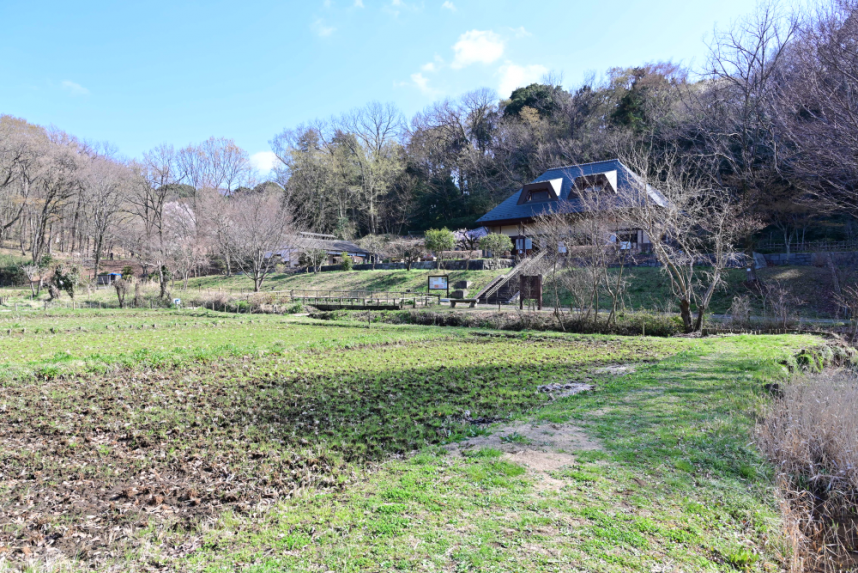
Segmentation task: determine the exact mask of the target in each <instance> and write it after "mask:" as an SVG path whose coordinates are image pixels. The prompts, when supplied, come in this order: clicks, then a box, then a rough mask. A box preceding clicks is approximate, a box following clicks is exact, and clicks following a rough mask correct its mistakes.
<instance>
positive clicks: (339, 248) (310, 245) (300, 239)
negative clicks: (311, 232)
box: [273, 235, 372, 258]
mask: <svg viewBox="0 0 858 573" xmlns="http://www.w3.org/2000/svg"><path fill="white" fill-rule="evenodd" d="M310 249H324V250H325V251H327V252H328V254H332V255H339V254H340V253H348V254H349V255H352V256H359V257H365V256H367V255H371V254H372V253H370V252H369V251H367V250H366V249H364V248H361V247H359V246H357V245H355V244H354V243H351V242H349V241H343V240H341V239H327V238H321V237H320V236H302V235H299V236H297V237H293V238H292V239H290V240H288V241H287V242H286V244H285V245H283V246H282V247H280V248H279V249H278V250H276V251H274V253H273V254H274V255H280V256H281V257H283V258H287V257H288V256H289V253H290V252H303V251H309V250H310Z"/></svg>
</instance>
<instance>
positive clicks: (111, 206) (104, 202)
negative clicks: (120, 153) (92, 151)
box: [82, 157, 133, 275]
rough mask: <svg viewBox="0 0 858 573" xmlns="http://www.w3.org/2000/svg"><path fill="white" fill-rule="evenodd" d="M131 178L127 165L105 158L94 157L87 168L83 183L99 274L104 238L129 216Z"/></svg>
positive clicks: (84, 202) (96, 268)
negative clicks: (123, 218)
mask: <svg viewBox="0 0 858 573" xmlns="http://www.w3.org/2000/svg"><path fill="white" fill-rule="evenodd" d="M132 177H133V174H132V173H130V171H129V170H128V168H127V167H126V166H124V165H122V164H120V163H117V162H115V161H112V160H110V159H107V158H104V157H96V158H94V159H93V160H92V161H91V163H90V164H89V165H88V166H87V168H86V173H85V174H84V177H83V180H82V195H83V197H84V200H83V209H84V212H85V214H86V220H87V224H88V227H89V231H90V235H91V236H92V239H93V243H94V247H93V255H94V259H95V263H94V272H95V274H96V275H98V269H99V264H100V262H101V256H102V251H103V248H104V241H105V238H106V237H108V234H109V233H111V232H113V231H114V230H115V226H116V225H118V224H120V223H121V220H122V217H123V215H125V214H126V213H127V211H125V208H126V199H127V197H128V196H129V192H130V189H131V185H132V184H133V183H132Z"/></svg>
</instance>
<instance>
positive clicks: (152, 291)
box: [0, 263, 858, 319]
mask: <svg viewBox="0 0 858 573" xmlns="http://www.w3.org/2000/svg"><path fill="white" fill-rule="evenodd" d="M117 264H118V263H117ZM438 272H439V271H435V270H433V271H424V270H413V271H381V270H379V271H349V272H342V271H333V272H325V273H309V274H307V273H299V274H272V275H270V276H269V278H268V279H267V280H266V281H265V283H264V284H263V290H265V291H270V290H278V291H290V290H319V291H330V290H339V291H355V290H370V291H397V292H404V291H412V292H426V283H427V277H428V276H429V275H432V274H438ZM502 272H505V271H449V275H450V283H451V286H452V283H454V282H456V281H460V280H468V281H471V283H472V286H471V289H470V294H471V295H474V294H476V293H477V292H479V291H480V290H481V289H482V288H483V287H484V286H485V285H487V284H488V283H489V282H490V281H491V280H492V279H493V278H494V277H496V276H497V275H498V274H501V273H502ZM625 272H626V274H627V276H628V292H627V294H626V297H625V301H624V302H625V305H626V308H627V309H632V310H649V311H664V310H668V311H673V310H675V301H674V300H673V298H672V296H671V293H670V285H669V283H668V280H667V278H666V277H665V276H664V274H663V273H662V272H661V271H660V269H657V268H652V267H636V268H630V269H627V270H626V271H625ZM841 272H842V276H841V280H842V281H844V283H845V284H852V283H854V281H855V280H858V275H856V274H855V270H854V269H851V270H850V269H842V271H841ZM758 276H759V277H760V279H761V280H762V281H764V282H767V283H771V282H772V281H779V282H780V283H781V284H783V285H784V286H786V287H787V288H788V289H789V290H790V291H791V292H792V293H793V294H794V295H795V297H796V299H797V300H798V301H799V303H798V304H796V306H795V310H796V312H797V313H798V314H799V315H800V316H802V317H804V318H807V319H814V318H824V319H827V318H834V317H835V315H836V312H837V305H836V302H835V297H834V294H833V292H834V286H833V279H832V277H831V273H830V272H829V271H828V270H827V269H825V268H817V267H770V268H766V269H760V270H759V271H758ZM744 281H745V271H744V270H741V269H732V270H729V271H728V272H727V275H726V279H725V284H724V285H723V287H722V288H720V289H719V290H717V291H716V293H715V295H714V297H713V300H712V304H711V308H710V310H711V312H714V313H716V314H723V313H727V312H728V311H729V309H730V305H731V303H732V301H733V298H734V297H735V296H741V295H749V296H750V298H751V304H752V309H753V312H754V313H755V314H756V315H762V314H763V313H764V309H763V307H762V304H761V301H760V300H759V297H758V296H756V294H755V293H751V292H750V291H749V290H748V288H747V287H746V286H745V284H744ZM252 290H253V283H252V281H251V280H250V279H249V278H248V277H246V276H239V275H235V276H231V277H223V276H207V277H200V278H192V279H190V280H189V282H188V289H184V288H183V285H182V283H181V282H178V281H177V282H176V283H174V285H173V287H172V295H171V296H174V297H178V298H181V299H182V300H184V301H192V300H194V299H195V298H204V297H206V296H208V295H210V294H211V293H213V292H218V291H227V292H230V293H232V294H236V295H237V294H241V293H242V292H243V293H249V292H252ZM144 291H145V292H144V299H145V300H144V304H145V305H148V304H149V300H150V299H152V301H153V302H154V303H157V302H158V301H157V300H155V299H157V295H158V292H157V291H158V289H157V286H156V285H154V283H153V284H152V285H148V286H147V287H146V288H145V289H144ZM129 296H130V295H129ZM0 297H3V298H4V299H5V308H6V309H14V308H15V305H16V304H18V305H19V308H24V307H28V308H29V307H31V308H34V309H37V308H41V307H42V305H43V303H42V302H41V301H30V300H29V297H30V290H29V289H22V288H20V287H17V288H0ZM40 298H41V299H42V300H44V299H46V298H47V292H43V293H42V295H41V297H40ZM77 298H78V300H79V303H78V304H81V303H84V304H86V303H87V302H89V303H93V304H107V305H112V306H116V305H117V300H116V295H115V293H114V291H113V289H112V288H102V289H100V290H97V291H93V292H92V293H88V292H86V291H85V290H84V289H79V293H78V296H77ZM545 298H546V304H549V303H551V304H553V292H550V289H548V290H547V291H546V294H545ZM61 301H65V302H64V303H63V302H61V304H69V305H70V301H69V299H68V298H67V297H66V296H63V297H62V298H61ZM570 302H571V299H570V297H568V296H566V295H564V294H562V293H561V304H563V305H568V304H569V303H570ZM601 304H602V308H603V309H607V308H609V302H608V300H607V297H604V296H603V297H602V299H601ZM156 306H157V304H156ZM0 308H2V307H0Z"/></svg>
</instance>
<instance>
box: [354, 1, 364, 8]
mask: <svg viewBox="0 0 858 573" xmlns="http://www.w3.org/2000/svg"><path fill="white" fill-rule="evenodd" d="M355 8H363V0H355Z"/></svg>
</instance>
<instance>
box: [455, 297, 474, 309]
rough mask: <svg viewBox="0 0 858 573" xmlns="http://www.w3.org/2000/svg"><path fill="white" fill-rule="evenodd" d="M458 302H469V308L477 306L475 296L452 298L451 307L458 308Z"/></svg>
mask: <svg viewBox="0 0 858 573" xmlns="http://www.w3.org/2000/svg"><path fill="white" fill-rule="evenodd" d="M458 302H463V303H464V302H467V303H468V308H474V307H475V306H477V299H475V298H451V299H450V308H456V303H458Z"/></svg>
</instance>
